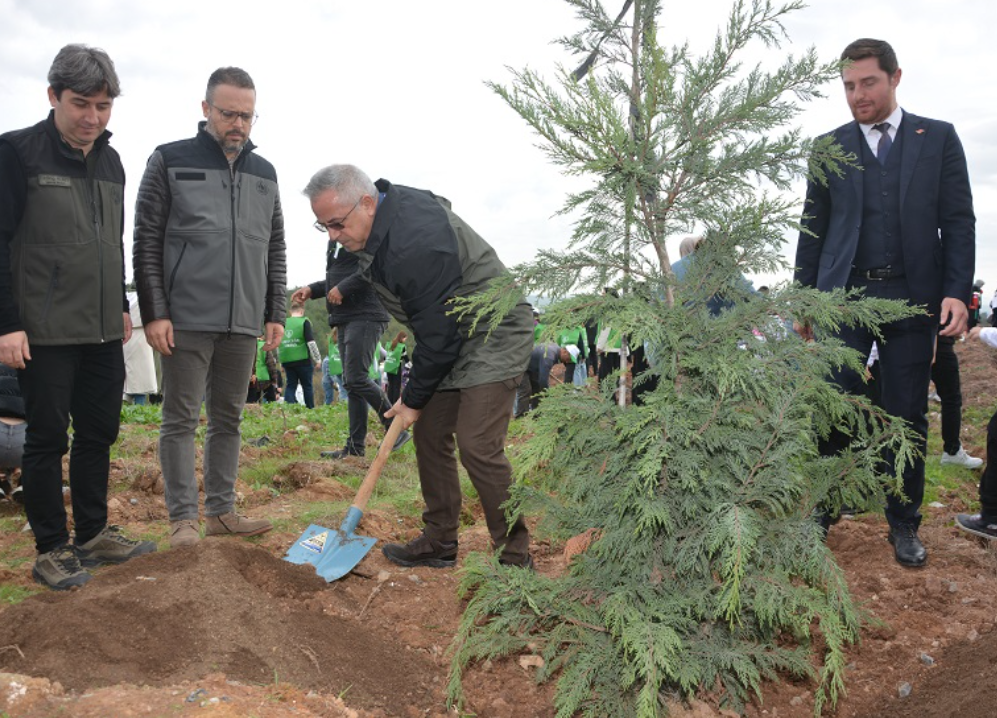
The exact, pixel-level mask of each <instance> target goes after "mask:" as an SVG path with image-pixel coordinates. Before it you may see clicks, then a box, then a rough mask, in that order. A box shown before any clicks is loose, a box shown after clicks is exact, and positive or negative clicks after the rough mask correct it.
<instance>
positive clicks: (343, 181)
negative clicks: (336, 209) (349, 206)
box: [301, 165, 377, 203]
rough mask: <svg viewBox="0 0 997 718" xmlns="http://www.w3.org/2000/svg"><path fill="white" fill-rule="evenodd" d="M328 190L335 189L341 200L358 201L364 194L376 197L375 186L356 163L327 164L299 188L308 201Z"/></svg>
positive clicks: (312, 200)
mask: <svg viewBox="0 0 997 718" xmlns="http://www.w3.org/2000/svg"><path fill="white" fill-rule="evenodd" d="M328 190H335V191H336V195H338V197H339V200H340V201H341V202H344V203H345V202H359V201H360V198H361V197H363V196H364V195H370V196H371V197H375V198H376V197H377V187H375V186H374V183H373V182H371V181H370V177H368V176H367V175H366V173H364V171H363V170H362V169H360V168H359V167H357V166H356V165H329V166H328V167H323V168H322V169H320V170H319V171H318V172H316V173H315V174H314V175H312V178H311V179H310V180H309V181H308V185H307V186H306V187H305V188H304V189H303V190H301V194H303V195H305V197H307V198H308V200H309V201H311V202H314V201H315V199H316V198H317V197H318V196H319V195H320V194H322V193H323V192H327V191H328Z"/></svg>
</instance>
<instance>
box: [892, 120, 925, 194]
mask: <svg viewBox="0 0 997 718" xmlns="http://www.w3.org/2000/svg"><path fill="white" fill-rule="evenodd" d="M899 131H900V132H902V133H903V143H902V150H901V151H902V154H901V155H900V208H901V209H903V206H904V200H905V199H906V197H907V188H908V187H910V181H911V179H912V178H913V177H914V168H915V167H916V166H917V160H918V158H919V157H920V156H921V149H922V148H923V147H924V138H925V136H926V133H925V129H924V120H923V119H921V118H920V117H918V116H917V115H912V114H910V113H909V112H905V113H904V118H903V120H901V122H900V130H899Z"/></svg>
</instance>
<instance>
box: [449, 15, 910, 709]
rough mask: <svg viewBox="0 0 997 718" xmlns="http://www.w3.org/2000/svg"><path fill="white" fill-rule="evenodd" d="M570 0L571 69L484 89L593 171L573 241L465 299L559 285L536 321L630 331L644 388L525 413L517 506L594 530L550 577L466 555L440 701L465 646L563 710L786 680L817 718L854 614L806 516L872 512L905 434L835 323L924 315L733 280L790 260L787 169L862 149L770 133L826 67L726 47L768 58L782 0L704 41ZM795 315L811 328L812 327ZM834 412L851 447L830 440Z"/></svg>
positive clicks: (469, 303) (839, 666) (745, 690)
mask: <svg viewBox="0 0 997 718" xmlns="http://www.w3.org/2000/svg"><path fill="white" fill-rule="evenodd" d="M567 1H568V2H569V3H570V4H571V5H572V6H573V7H574V8H575V10H576V11H577V15H578V17H579V18H580V19H581V20H582V21H583V22H584V25H585V26H584V29H583V30H582V31H581V32H579V33H577V34H576V35H573V36H571V37H568V38H565V39H563V40H561V42H562V43H563V45H564V46H565V47H567V48H568V49H570V50H572V51H574V52H577V53H579V54H580V55H581V56H582V57H583V58H585V61H584V62H583V64H582V66H581V67H580V68H579V69H578V70H576V71H575V72H574V73H568V72H562V73H561V76H560V77H559V79H558V81H557V83H555V84H550V83H548V82H546V81H545V80H543V79H542V78H541V77H540V76H539V75H537V74H535V73H534V72H532V71H530V70H524V71H519V72H514V80H513V82H512V84H511V85H510V86H508V87H504V86H500V85H492V87H493V89H494V90H495V91H496V92H497V93H498V94H499V95H501V96H502V98H504V100H505V101H506V102H508V104H509V105H511V106H512V108H513V109H514V110H515V111H516V112H518V113H519V114H520V115H521V116H522V117H523V118H524V119H525V120H526V121H527V122H528V123H529V124H530V125H531V127H532V128H533V129H534V130H535V131H536V133H537V134H538V135H539V137H540V139H541V146H542V148H543V150H544V151H545V152H546V153H547V155H548V156H549V158H550V159H551V161H553V162H555V163H556V164H558V165H560V166H562V167H563V168H564V171H565V172H566V173H567V174H572V175H578V176H583V177H586V178H590V179H591V180H592V184H591V186H590V188H588V189H586V190H584V191H582V192H580V193H578V194H575V195H571V196H569V197H568V199H567V202H566V205H565V211H577V212H579V213H580V219H579V220H578V221H577V222H576V228H575V233H574V236H573V239H572V241H571V243H570V245H569V246H568V248H567V249H566V250H564V251H543V252H540V253H539V254H538V256H537V258H536V259H535V261H533V262H531V263H529V264H526V265H522V266H519V267H516V268H514V269H513V271H512V273H511V275H510V276H509V277H507V278H506V279H505V280H504V281H502V282H497V283H495V284H494V285H493V286H492V288H491V291H490V292H486V293H484V294H482V295H480V296H478V297H475V298H471V299H464V300H461V301H460V302H459V306H458V310H459V311H460V312H462V313H464V314H465V315H470V316H473V317H474V318H476V319H477V320H479V321H482V322H487V321H495V318H496V317H499V316H501V315H502V313H503V311H504V310H505V309H506V308H507V307H508V306H509V305H510V304H511V303H514V302H515V301H516V297H517V296H518V292H519V291H520V290H525V291H526V292H527V293H530V294H540V295H543V296H546V297H550V298H552V299H554V300H555V301H554V303H553V304H552V305H551V306H550V308H549V309H548V310H547V312H546V314H545V323H546V325H547V326H548V328H549V331H551V332H554V331H556V330H557V329H558V328H561V327H574V326H579V325H580V324H583V323H585V322H587V321H601V322H603V324H604V325H607V324H608V325H610V326H612V327H614V328H615V329H618V330H620V331H621V332H622V333H623V334H624V335H625V336H626V337H627V338H628V340H629V343H630V345H631V346H633V347H643V348H644V349H645V351H646V353H647V355H648V358H649V359H650V361H651V369H650V370H648V371H647V372H645V373H643V374H638V375H637V376H635V377H634V379H633V381H634V384H635V385H637V386H640V385H641V383H642V382H648V381H650V382H652V384H648V385H647V386H648V387H650V386H652V385H653V388H651V389H649V390H648V391H645V392H643V395H642V401H641V402H640V404H639V405H633V406H626V407H621V406H619V405H618V403H617V402H615V401H614V400H613V396H612V394H613V389H614V387H613V386H604V387H603V388H602V390H601V391H597V390H595V389H594V388H593V387H591V386H590V387H588V388H587V389H586V390H578V389H577V388H576V387H571V386H570V385H566V386H562V387H557V388H555V389H554V390H552V391H551V392H549V394H548V395H547V396H546V397H545V398H544V400H543V402H542V404H541V407H540V409H539V410H537V411H536V412H534V413H533V414H531V418H530V419H528V421H530V422H531V424H532V427H531V428H532V437H531V438H530V440H529V441H528V442H527V443H526V444H525V445H524V446H523V447H522V449H521V450H520V452H519V455H518V458H517V479H518V480H517V484H516V486H515V487H514V501H513V503H514V510H516V511H521V512H523V513H525V514H527V515H532V516H537V517H539V518H540V527H539V530H540V531H541V532H542V533H544V534H546V535H548V536H551V537H553V538H554V539H557V540H565V539H568V538H569V537H572V536H577V535H580V534H582V535H585V536H588V537H591V538H592V539H593V540H592V542H591V545H589V546H588V547H587V549H586V550H584V551H582V552H581V553H580V554H578V555H576V556H574V557H573V558H572V559H571V561H570V564H569V565H568V566H567V569H566V571H565V573H564V574H563V575H560V576H556V577H548V576H542V575H537V574H534V573H531V572H528V571H522V570H519V569H507V568H503V567H500V566H499V565H498V564H497V562H496V561H495V560H494V558H488V557H482V556H477V557H471V558H470V559H469V560H468V561H467V563H466V565H465V569H464V573H463V577H462V590H463V591H464V592H465V595H467V596H469V597H470V600H469V604H468V606H467V610H466V612H465V615H464V618H463V622H462V625H461V629H460V631H459V633H458V635H457V637H456V639H455V642H454V644H453V647H452V650H453V664H452V672H451V697H452V698H453V699H454V700H457V701H459V700H460V696H461V692H460V680H461V677H462V675H463V671H464V669H465V668H466V667H467V665H468V664H469V663H471V662H473V661H476V660H481V659H485V658H491V657H495V656H500V655H509V654H514V653H521V652H532V653H536V654H538V655H540V656H542V658H543V659H544V663H543V666H542V668H540V669H539V670H538V675H537V678H538V680H541V681H543V680H548V679H553V680H556V681H557V690H556V698H555V706H556V709H557V715H558V716H563V717H567V716H574V715H578V714H580V715H584V716H598V717H599V718H604V717H605V716H641V717H651V716H659V715H662V714H663V713H664V712H665V710H666V709H665V699H666V698H667V697H669V696H673V695H679V696H684V697H690V696H692V695H694V694H696V693H699V692H702V693H705V694H708V695H711V696H713V697H715V698H717V699H718V700H719V702H720V703H721V704H722V705H725V706H728V707H733V708H735V709H739V708H740V707H741V706H743V705H744V703H745V701H747V700H750V699H751V698H752V696H759V697H760V695H761V688H762V684H763V681H765V680H768V679H776V678H778V677H779V676H780V675H785V674H788V675H792V676H798V677H809V678H814V679H815V680H816V701H815V703H816V712H817V713H818V714H819V713H820V712H821V710H822V709H823V707H824V706H825V705H826V704H828V702H830V703H831V704H834V702H835V701H836V700H837V698H838V697H839V696H840V695H841V693H842V690H843V687H844V684H843V679H844V653H843V652H844V649H845V647H846V646H847V645H848V644H849V643H852V642H854V641H856V640H857V639H858V637H859V630H860V627H861V625H862V616H861V614H860V612H859V611H858V610H857V608H856V606H855V604H854V603H853V602H852V600H851V598H850V596H849V593H848V590H847V586H846V583H845V580H844V577H843V576H842V573H841V571H840V569H839V568H838V566H837V565H836V563H835V561H834V557H833V556H832V554H831V553H830V552H829V551H828V549H827V547H826V546H825V544H824V542H823V540H822V535H821V532H820V530H819V527H818V525H817V524H816V523H815V521H814V520H813V517H812V513H813V511H814V509H815V507H818V506H829V507H831V508H836V507H839V506H841V505H843V504H849V505H852V506H866V507H873V506H877V505H881V502H882V496H883V489H884V480H883V477H882V475H881V472H880V471H879V469H881V467H882V463H881V462H882V456H883V453H884V451H887V450H888V451H889V452H891V454H890V455H892V456H894V457H895V460H896V462H897V463H898V464H899V465H903V464H904V463H905V462H907V461H909V460H910V458H911V455H912V451H913V442H912V441H911V435H910V434H909V432H908V431H907V429H906V428H905V427H904V426H903V425H902V422H900V421H899V420H896V419H893V418H892V417H889V416H887V415H884V414H883V413H882V412H880V411H878V410H877V409H874V408H873V407H872V406H871V405H870V404H869V402H867V401H865V400H864V399H860V398H855V397H849V396H844V395H841V394H840V393H839V392H838V391H837V390H836V389H835V388H834V387H833V386H831V385H830V384H829V383H828V382H827V381H826V378H827V377H828V376H829V374H830V373H831V371H832V369H834V368H836V367H840V366H842V365H846V366H851V367H853V368H855V369H857V370H861V369H862V368H863V367H861V365H860V361H859V359H858V357H857V355H856V354H855V353H854V352H852V351H849V350H847V349H845V348H844V347H843V346H842V345H841V344H840V343H838V342H835V341H834V340H832V339H829V338H827V337H826V335H827V333H828V332H830V331H831V330H833V329H835V328H837V327H839V326H841V325H843V324H853V325H864V326H869V327H872V328H875V327H877V326H879V325H881V324H882V323H884V322H885V321H890V320H893V319H897V318H900V317H903V316H910V315H911V314H913V313H914V310H913V309H910V308H907V307H905V306H903V305H901V304H899V303H895V302H888V301H885V300H872V299H860V298H858V297H855V296H852V295H849V294H847V293H845V292H833V293H821V292H816V291H813V290H809V289H804V288H801V287H798V286H791V285H790V286H782V287H779V288H777V289H776V291H773V292H770V293H769V294H767V295H764V296H763V295H759V294H754V293H752V292H751V291H749V290H748V289H745V287H744V282H743V279H742V276H743V273H744V272H774V271H779V270H783V271H784V270H786V269H787V268H786V267H785V263H784V262H783V260H782V259H781V258H780V249H781V246H782V244H783V242H784V235H785V234H787V233H788V232H792V231H793V230H794V229H798V226H799V225H798V219H799V217H798V202H797V201H795V200H791V199H789V200H788V199H786V198H785V197H784V196H783V193H784V192H785V191H786V190H788V189H789V188H790V183H791V182H792V181H793V180H794V179H797V178H799V177H802V176H804V175H806V174H807V173H808V172H810V173H812V174H813V175H814V176H816V177H818V178H820V176H821V175H820V172H821V171H822V169H821V168H825V169H827V170H829V171H836V170H837V169H838V168H840V167H841V166H843V165H847V164H849V163H853V162H854V161H855V158H854V157H848V156H845V155H844V154H842V150H841V149H840V147H836V146H832V145H831V144H830V143H829V142H828V141H824V140H817V141H811V140H808V139H805V138H803V137H802V136H801V134H800V133H799V131H798V130H795V129H790V130H785V129H784V128H785V127H786V126H787V125H788V124H789V123H790V122H791V121H793V119H794V118H795V117H796V115H797V114H798V112H799V111H800V110H799V105H798V103H800V102H805V101H808V100H810V99H812V98H815V97H819V96H820V94H819V88H820V86H821V85H822V84H824V83H826V82H828V81H829V80H832V79H835V78H837V77H838V73H839V71H840V67H839V66H838V65H837V64H835V63H830V64H820V63H819V62H818V60H817V59H816V57H815V54H814V52H813V50H810V51H808V52H807V53H805V54H804V55H803V56H802V57H799V58H794V57H792V56H785V55H782V54H778V57H779V63H778V66H777V67H776V68H775V69H773V70H770V71H769V70H764V69H762V67H761V66H759V67H757V68H755V69H751V70H744V69H743V68H742V67H741V65H740V64H739V62H738V60H737V57H738V56H739V54H741V53H742V52H743V51H744V50H745V48H747V47H748V46H749V45H752V44H754V45H761V46H764V47H767V48H769V50H770V51H772V52H775V51H777V50H779V48H780V42H781V40H782V39H783V30H782V26H781V24H780V20H781V18H783V16H784V15H785V14H786V13H787V12H790V11H794V10H797V9H799V8H800V4H799V3H798V2H791V3H789V4H787V5H785V6H780V7H774V6H773V5H772V4H771V3H769V2H766V1H764V0H756V1H755V2H753V3H751V4H750V5H746V4H745V3H742V2H738V3H737V4H736V5H735V6H734V8H733V10H732V12H731V15H730V20H729V22H728V24H727V25H726V27H725V28H724V29H723V30H721V31H720V32H719V33H718V35H717V38H716V41H715V43H714V45H713V47H712V49H711V50H710V51H709V52H707V53H706V54H705V55H703V56H702V57H694V56H693V55H692V54H691V53H690V51H689V49H688V47H676V48H673V49H671V50H666V49H665V48H663V47H662V46H661V45H659V43H658V39H657V26H656V22H657V18H658V16H659V14H660V9H661V8H660V7H659V3H658V2H655V1H654V0H632V2H631V0H627V2H626V3H625V5H624V9H623V11H622V12H621V13H619V16H617V17H610V16H607V15H606V14H605V12H604V10H603V8H602V6H601V4H600V3H599V2H598V0H567ZM693 230H700V231H703V232H705V234H706V237H707V240H706V242H705V243H704V244H703V245H702V246H701V248H700V249H699V250H698V251H697V253H696V255H695V258H694V261H692V262H691V264H690V270H689V272H688V274H687V275H686V276H685V278H684V279H683V281H682V282H676V281H675V280H674V277H673V275H672V272H671V269H670V263H671V262H670V258H669V256H668V252H667V249H666V247H665V238H666V237H668V236H674V235H675V234H677V233H688V232H690V231H693ZM604 286H617V287H619V288H620V290H621V291H620V292H619V293H618V295H619V296H615V295H614V294H602V293H601V292H600V291H599V290H600V289H601V288H602V287H604ZM711 298H718V299H720V300H721V301H722V303H723V304H724V306H725V309H724V311H722V312H720V314H719V316H714V315H711V314H710V312H709V310H708V308H707V302H708V301H710V300H711ZM792 320H796V321H798V322H800V323H804V322H805V323H808V324H810V325H811V326H813V327H814V329H815V331H816V333H817V334H818V336H820V335H824V339H823V340H821V341H818V342H815V343H807V342H804V341H803V340H802V339H801V338H800V337H799V336H798V335H797V334H795V333H793V332H792V330H791V329H790V328H789V327H790V325H791V322H792ZM654 382H656V384H655V383H654ZM832 428H838V429H842V430H845V431H847V432H849V433H850V434H851V436H852V437H853V439H854V440H853V443H852V445H851V447H850V449H849V450H848V451H846V452H845V453H843V454H841V455H839V456H836V457H830V458H822V457H820V456H819V453H818V450H817V440H818V437H819V436H826V435H827V434H828V433H829V432H830V430H831V429H832ZM885 488H886V490H890V491H899V490H900V486H899V483H898V482H897V481H895V480H893V481H892V482H890V483H889V485H887V486H885Z"/></svg>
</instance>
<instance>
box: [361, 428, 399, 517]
mask: <svg viewBox="0 0 997 718" xmlns="http://www.w3.org/2000/svg"><path fill="white" fill-rule="evenodd" d="M401 433H402V420H401V418H400V417H397V416H396V417H395V418H394V419H392V420H391V426H390V427H388V433H386V434H385V435H384V441H382V442H381V448H379V449H378V450H377V456H376V457H375V458H374V463H373V464H371V465H370V468H369V469H367V475H366V476H365V477H364V478H363V483H362V484H360V489H359V490H358V491H357V497H356V498H355V499H354V500H353V506H354V507H356V508H357V509H359V510H360V511H363V510H364V509H365V508H367V501H368V500H369V499H370V495H371V494H372V493H374V484H376V483H377V479H378V477H379V476H380V475H381V471H382V470H383V469H384V464H385V463H386V462H387V461H388V455H389V454H391V449H392V448H393V447H394V445H395V442H396V441H398V437H399V436H401Z"/></svg>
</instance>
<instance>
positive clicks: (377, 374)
mask: <svg viewBox="0 0 997 718" xmlns="http://www.w3.org/2000/svg"><path fill="white" fill-rule="evenodd" d="M379 356H381V342H378V343H377V347H375V348H374V360H373V361H371V363H370V371H369V372H367V374H368V376H370V378H371V379H373V380H374V381H375V382H377V383H378V384H380V383H381V369H380V367H378V366H377V358H378V357H379Z"/></svg>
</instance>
